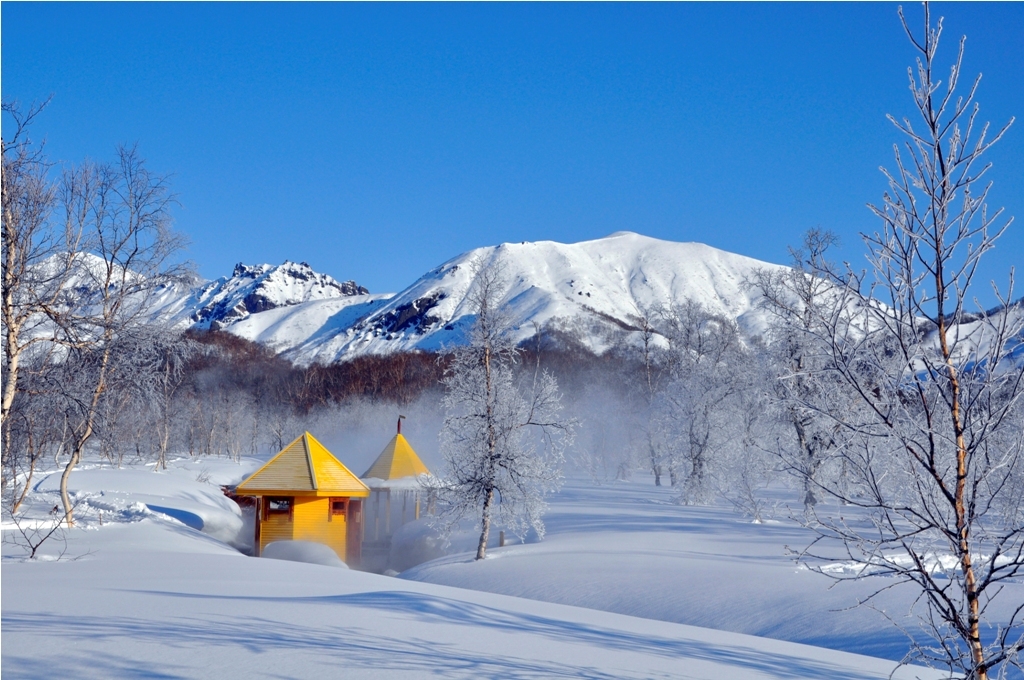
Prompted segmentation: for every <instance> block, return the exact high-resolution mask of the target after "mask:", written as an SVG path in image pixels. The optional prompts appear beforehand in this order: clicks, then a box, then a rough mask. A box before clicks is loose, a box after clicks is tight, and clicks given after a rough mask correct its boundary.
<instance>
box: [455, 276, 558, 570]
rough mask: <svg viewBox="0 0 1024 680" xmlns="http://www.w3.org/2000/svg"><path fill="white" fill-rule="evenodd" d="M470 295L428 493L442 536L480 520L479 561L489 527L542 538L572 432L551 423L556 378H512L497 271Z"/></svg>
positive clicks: (511, 346)
mask: <svg viewBox="0 0 1024 680" xmlns="http://www.w3.org/2000/svg"><path fill="white" fill-rule="evenodd" d="M473 285H474V289H473V292H472V293H471V294H470V296H469V300H470V303H471V304H472V305H473V306H474V308H475V309H474V312H475V321H474V323H473V326H472V328H471V329H470V330H469V337H468V338H467V342H466V344H465V345H461V346H457V347H454V348H452V350H451V353H450V357H449V363H448V366H447V368H446V370H445V374H444V379H443V384H444V388H445V395H444V399H443V405H444V409H445V419H444V425H443V427H442V430H441V434H440V442H441V454H442V456H443V457H444V461H445V476H444V478H443V480H441V481H440V483H439V484H438V487H437V489H436V492H437V497H438V500H439V501H440V513H439V515H438V521H439V522H440V524H441V526H442V527H443V528H444V529H445V530H446V531H450V530H451V529H452V528H453V527H454V526H455V525H456V524H457V523H458V522H459V521H460V520H462V519H463V518H465V517H469V516H476V517H478V518H479V520H480V541H479V544H478V546H477V552H476V559H478V560H479V559H483V558H484V557H485V556H486V552H487V539H488V535H489V533H490V529H491V522H492V520H493V519H494V518H495V517H497V519H498V521H500V522H501V523H502V524H504V525H505V526H508V527H509V528H510V529H511V530H513V531H515V532H516V533H520V534H524V533H525V532H526V531H527V530H528V529H530V528H532V529H533V530H534V531H535V532H536V533H537V535H538V536H539V537H543V535H544V524H543V522H542V520H541V516H542V515H543V513H544V510H545V508H546V503H545V501H544V497H545V496H546V495H547V494H548V493H550V492H552V491H555V490H557V489H558V487H559V486H560V484H561V463H562V460H563V455H564V449H565V447H566V446H567V445H568V444H569V443H570V442H571V439H572V433H573V429H574V423H573V422H572V421H570V420H568V419H563V418H560V415H559V413H560V411H561V396H560V394H559V391H558V385H557V383H556V381H555V378H554V377H553V376H552V375H550V374H549V373H547V372H546V371H542V370H540V367H539V366H536V367H534V368H533V369H532V370H525V371H524V370H521V369H522V368H523V367H522V366H521V365H520V351H519V349H518V348H517V347H516V345H515V342H514V340H513V337H512V332H511V331H512V328H511V327H510V324H509V322H508V319H507V317H506V316H505V314H503V311H502V309H501V307H500V302H501V297H502V291H503V288H502V285H501V270H500V268H498V267H494V266H492V267H489V268H486V269H482V270H481V271H479V272H478V273H477V275H476V277H475V280H474V283H473Z"/></svg>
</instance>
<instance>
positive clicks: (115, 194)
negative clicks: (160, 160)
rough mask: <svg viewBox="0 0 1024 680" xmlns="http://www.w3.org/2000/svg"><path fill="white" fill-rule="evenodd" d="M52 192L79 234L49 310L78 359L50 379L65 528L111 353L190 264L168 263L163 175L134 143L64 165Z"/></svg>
mask: <svg viewBox="0 0 1024 680" xmlns="http://www.w3.org/2000/svg"><path fill="white" fill-rule="evenodd" d="M58 194H59V201H60V204H61V207H62V209H63V216H64V221H65V223H66V224H69V225H71V227H69V228H70V229H71V230H72V231H74V232H75V233H81V234H83V235H84V236H83V241H82V245H83V247H82V248H81V249H80V250H79V251H78V252H77V253H76V254H75V258H74V267H73V282H74V285H68V286H64V287H63V288H62V289H61V297H60V299H59V300H58V301H57V303H56V304H55V305H53V306H52V307H51V308H49V309H48V310H47V316H48V318H49V321H50V322H51V323H53V324H54V327H55V328H56V329H57V334H56V335H57V337H56V342H57V343H59V345H60V346H61V347H62V349H63V350H64V351H65V354H64V356H63V358H62V359H61V361H62V362H63V363H66V364H67V365H68V366H69V367H74V366H76V365H81V366H82V370H81V371H80V372H78V373H76V374H74V375H73V376H71V377H72V378H73V380H69V382H67V383H64V384H62V385H59V386H57V387H58V388H59V390H60V393H61V394H62V395H64V397H66V399H65V403H66V405H67V414H68V422H69V423H70V424H71V427H70V434H69V437H70V440H69V444H68V447H67V449H68V454H69V458H68V461H67V464H66V465H65V467H64V472H63V473H62V475H61V481H60V492H61V500H62V502H63V504H64V514H65V518H66V521H67V523H68V525H69V526H70V525H71V524H72V522H73V517H72V512H73V508H72V505H71V500H70V498H69V496H68V492H67V483H68V478H69V477H70V475H71V472H72V471H73V470H74V469H75V466H77V465H78V463H79V461H80V460H81V457H82V454H83V453H84V451H85V447H86V445H88V444H89V442H90V440H91V439H92V437H93V435H94V434H95V432H96V425H97V422H98V417H99V415H100V413H101V407H102V403H103V396H104V393H105V392H106V391H107V389H108V388H109V386H110V384H111V379H112V374H113V373H114V372H116V371H117V370H118V365H117V364H116V362H113V361H112V358H113V357H114V355H115V354H116V352H117V351H118V347H121V346H124V345H125V343H127V342H130V341H131V337H132V335H133V332H134V329H136V328H138V327H139V326H141V325H142V324H144V323H145V321H146V316H147V313H148V312H149V310H150V308H151V305H152V300H153V296H154V295H156V294H158V293H159V292H160V291H161V290H162V289H163V288H164V287H165V286H166V285H168V284H169V283H171V282H172V281H174V280H176V279H178V278H179V277H183V276H185V275H187V274H188V269H187V268H186V267H185V266H183V265H179V264H176V263H175V262H174V261H173V260H172V258H173V256H174V255H176V254H177V252H178V251H179V249H180V248H181V246H182V245H183V241H182V239H181V238H180V237H179V236H177V235H176V234H175V233H174V232H172V231H171V229H170V212H169V210H170V206H171V203H172V201H173V197H172V196H171V194H170V192H169V190H168V186H167V182H166V180H165V179H164V178H162V177H159V176H157V175H154V174H152V173H150V172H149V170H148V169H147V168H146V166H145V163H144V161H143V160H142V159H141V158H140V157H139V155H138V153H137V151H136V149H134V148H125V147H122V148H120V149H119V150H118V159H117V162H116V163H113V164H104V165H96V164H92V163H85V164H83V165H81V166H78V167H75V168H71V169H69V170H67V171H66V172H65V173H64V176H63V178H62V180H61V183H60V189H59V192H58ZM72 389H74V390H78V391H77V392H72Z"/></svg>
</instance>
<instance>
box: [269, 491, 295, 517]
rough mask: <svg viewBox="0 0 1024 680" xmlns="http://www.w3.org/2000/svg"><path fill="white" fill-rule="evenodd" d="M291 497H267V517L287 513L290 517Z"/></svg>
mask: <svg viewBox="0 0 1024 680" xmlns="http://www.w3.org/2000/svg"><path fill="white" fill-rule="evenodd" d="M293 500H294V499H292V498H291V497H290V496H278V497H269V498H267V504H266V506H265V507H266V508H267V517H270V515H288V517H289V518H291V514H292V501H293Z"/></svg>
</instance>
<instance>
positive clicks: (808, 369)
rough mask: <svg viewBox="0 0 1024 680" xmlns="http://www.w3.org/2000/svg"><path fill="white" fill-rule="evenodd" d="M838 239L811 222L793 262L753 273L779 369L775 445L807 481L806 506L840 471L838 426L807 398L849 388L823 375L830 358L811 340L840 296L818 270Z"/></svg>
mask: <svg viewBox="0 0 1024 680" xmlns="http://www.w3.org/2000/svg"><path fill="white" fill-rule="evenodd" d="M837 243H838V239H837V237H836V236H835V235H834V234H832V233H831V232H828V231H822V230H820V229H811V230H810V231H808V232H807V233H806V234H805V235H804V240H803V244H802V246H801V247H800V248H791V249H790V253H791V254H792V256H793V264H792V267H790V268H788V269H758V270H755V272H754V275H753V277H752V280H751V281H750V283H751V285H753V286H756V288H757V289H758V290H759V291H760V293H761V300H760V306H761V308H762V309H765V310H766V311H767V312H768V313H769V314H771V315H772V318H773V323H772V324H771V325H770V326H769V329H768V333H767V341H768V345H767V347H766V348H765V351H766V353H767V357H768V359H769V361H770V366H771V372H772V373H773V375H772V376H771V378H770V379H769V380H768V381H767V388H768V389H767V398H768V402H769V403H770V405H771V406H772V410H773V412H774V414H775V416H776V417H777V418H778V419H779V421H781V422H782V423H785V425H786V428H784V430H783V431H782V432H779V433H778V439H777V442H776V445H775V446H773V447H772V451H773V452H774V454H775V455H776V456H777V457H778V458H779V460H780V461H781V463H782V467H783V468H784V469H785V470H787V471H789V472H790V473H792V474H794V475H795V476H796V477H797V478H798V479H800V480H801V481H802V483H803V487H804V489H803V491H804V494H803V503H804V508H805V509H807V510H810V509H811V508H813V507H814V505H815V504H816V503H817V502H818V495H820V493H821V492H820V491H819V489H818V487H819V485H820V484H822V483H823V481H824V479H823V476H824V475H829V474H832V475H834V474H836V472H837V470H836V469H834V468H835V465H832V466H831V467H830V466H829V465H828V464H829V463H836V462H837V459H836V458H835V456H834V454H835V452H836V450H837V448H838V443H839V442H838V438H839V432H838V428H837V426H836V425H835V423H834V422H832V421H831V420H830V419H828V418H825V417H822V416H821V415H820V414H819V413H817V412H816V410H815V409H813V408H806V403H807V402H809V401H815V400H820V399H821V398H822V396H823V394H822V393H823V391H828V392H830V393H831V395H832V398H833V399H839V398H840V397H841V395H843V394H844V390H843V386H842V385H841V384H839V383H836V381H835V380H832V381H826V380H824V379H823V377H822V373H821V372H820V370H819V369H820V368H821V367H822V366H823V365H824V364H825V363H827V360H828V359H827V356H824V355H822V354H821V352H820V351H819V349H818V347H817V345H816V343H815V342H814V341H813V336H814V335H815V332H816V331H817V330H820V329H819V328H818V326H819V324H820V323H821V320H822V319H823V318H828V316H829V312H830V310H832V309H833V308H834V305H835V302H836V300H837V298H836V295H835V292H834V287H833V284H832V282H831V281H829V280H828V279H827V278H825V277H821V276H818V275H816V274H815V272H816V271H821V270H823V269H829V268H830V267H831V265H829V263H828V262H827V260H826V257H827V251H828V249H829V248H830V247H832V246H834V245H836V244H837ZM811 375H813V376H815V378H814V379H811V378H809V377H808V376H811ZM840 468H841V465H840ZM839 472H840V473H841V469H840V470H839Z"/></svg>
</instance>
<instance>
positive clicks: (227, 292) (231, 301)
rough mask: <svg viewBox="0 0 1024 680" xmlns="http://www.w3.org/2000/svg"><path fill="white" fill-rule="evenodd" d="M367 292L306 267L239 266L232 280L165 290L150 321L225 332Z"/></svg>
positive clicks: (285, 265)
mask: <svg viewBox="0 0 1024 680" xmlns="http://www.w3.org/2000/svg"><path fill="white" fill-rule="evenodd" d="M367 293H368V291H367V290H366V289H365V288H363V287H362V286H359V285H357V284H356V282H355V281H345V282H339V281H336V280H335V279H333V278H331V277H330V276H328V275H326V274H320V273H318V272H315V271H313V269H312V267H310V266H309V265H308V264H306V263H305V262H298V263H296V262H290V261H287V260H286V261H285V262H284V264H281V265H276V266H275V265H269V264H260V265H255V266H249V265H245V264H238V265H236V266H235V270H234V272H232V274H231V276H222V277H221V278H219V279H217V280H216V281H211V282H208V283H203V284H200V285H198V286H196V287H195V288H191V289H188V290H184V291H183V290H182V289H181V288H180V287H174V288H168V289H167V290H166V291H165V292H164V293H163V295H161V298H160V301H159V302H158V304H157V306H156V308H155V314H154V316H155V317H158V318H160V319H162V320H165V321H170V322H171V323H173V324H174V325H176V326H184V327H191V328H200V329H215V330H217V329H225V328H229V327H231V326H232V325H234V324H236V323H238V322H239V321H242V320H244V319H247V318H248V317H249V316H250V315H253V314H260V313H264V312H267V311H271V310H276V309H279V308H282V307H292V306H294V305H297V304H301V303H304V302H309V301H312V300H320V301H323V300H337V299H344V298H350V297H360V296H365V295H366V294H367Z"/></svg>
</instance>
